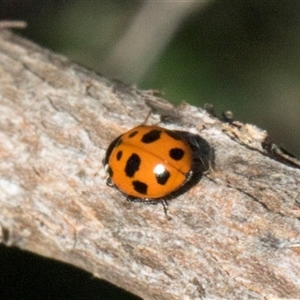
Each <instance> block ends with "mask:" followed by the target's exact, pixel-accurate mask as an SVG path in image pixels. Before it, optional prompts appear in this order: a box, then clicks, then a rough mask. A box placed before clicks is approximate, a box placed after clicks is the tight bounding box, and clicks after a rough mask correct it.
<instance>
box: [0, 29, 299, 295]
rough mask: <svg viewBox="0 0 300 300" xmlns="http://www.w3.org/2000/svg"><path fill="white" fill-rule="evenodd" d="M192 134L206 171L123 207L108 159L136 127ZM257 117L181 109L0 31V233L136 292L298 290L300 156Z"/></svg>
mask: <svg viewBox="0 0 300 300" xmlns="http://www.w3.org/2000/svg"><path fill="white" fill-rule="evenodd" d="M150 107H151V108H152V110H153V114H152V115H151V117H150V119H149V121H148V123H150V124H152V123H157V122H158V121H159V120H161V122H160V123H159V125H161V126H163V127H167V128H171V129H173V128H175V129H177V130H186V131H192V132H194V133H198V134H200V135H201V136H202V137H203V138H205V139H206V140H207V141H208V143H209V144H210V145H211V147H213V149H214V151H215V162H214V167H213V168H211V169H210V171H209V172H207V174H206V175H205V176H204V177H203V178H202V180H201V181H200V182H199V183H198V184H197V185H196V186H195V187H193V188H192V189H191V190H189V191H188V192H186V193H185V194H184V195H182V196H179V197H178V198H176V199H174V200H172V201H170V202H169V209H170V215H171V216H172V220H171V221H169V220H167V218H166V217H165V215H164V212H163V209H162V207H161V205H157V206H155V205H145V204H142V203H129V202H126V201H125V198H124V196H123V195H121V194H120V193H119V192H118V191H116V190H114V189H112V188H109V187H107V186H106V184H105V179H104V177H105V174H104V170H103V166H102V159H103V157H104V154H105V150H106V148H107V146H108V145H109V143H110V142H111V141H112V139H114V138H115V137H116V136H118V135H119V134H121V133H123V132H125V131H126V130H128V129H129V128H131V127H133V126H136V125H138V124H140V123H142V122H143V121H144V119H145V116H146V115H147V113H148V112H149V110H150ZM266 138H267V134H266V132H264V131H263V130H260V129H258V128H256V127H255V126H251V125H247V124H246V125H245V124H241V123H238V122H232V123H228V122H227V123H226V122H222V121H220V120H219V119H217V118H214V117H212V116H211V115H209V114H208V113H207V112H206V111H204V110H202V109H200V108H197V107H193V106H190V105H187V104H185V105H181V106H180V107H177V108H175V107H174V106H172V105H171V104H170V103H168V102H166V101H165V100H163V99H160V98H158V97H156V96H155V94H153V93H150V92H149V91H140V90H138V89H137V88H135V87H132V86H127V85H125V84H122V83H120V82H117V81H111V80H108V79H106V78H105V77H103V76H100V75H97V74H94V73H93V72H91V71H88V70H85V69H84V68H82V67H80V66H78V65H76V64H74V63H72V62H70V61H68V60H67V59H66V58H64V57H62V56H59V55H55V54H53V53H51V52H50V51H48V50H45V49H42V48H40V47H38V46H37V45H35V44H33V43H31V42H29V41H27V40H25V39H23V38H20V37H18V36H16V35H14V34H12V33H10V32H8V31H4V30H2V31H0V241H1V243H3V244H5V245H8V246H11V245H14V246H17V247H19V248H20V249H26V250H29V251H32V252H34V253H36V254H40V255H43V256H46V257H50V258H53V259H58V260H61V261H64V262H67V263H70V264H72V265H75V266H77V267H80V268H82V269H85V270H87V271H89V272H91V273H92V274H93V275H94V276H96V277H99V278H103V279H106V280H108V281H110V282H112V283H114V284H115V285H117V286H120V287H123V288H124V289H127V290H129V291H131V292H132V293H135V294H136V295H139V296H141V297H143V298H144V299H212V298H217V297H220V298H226V299H274V298H300V280H299V278H300V221H299V217H300V207H299V206H300V170H299V161H297V160H296V159H293V158H291V157H289V156H288V155H287V154H284V153H282V152H281V151H280V149H277V148H276V147H275V146H274V145H272V144H269V143H268V142H267V140H266Z"/></svg>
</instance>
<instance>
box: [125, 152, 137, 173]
mask: <svg viewBox="0 0 300 300" xmlns="http://www.w3.org/2000/svg"><path fill="white" fill-rule="evenodd" d="M140 165H141V158H140V157H139V156H138V155H137V154H135V153H132V154H131V156H130V157H129V158H128V160H127V162H126V166H125V174H126V176H128V177H133V176H134V174H135V172H137V171H138V170H139V168H140Z"/></svg>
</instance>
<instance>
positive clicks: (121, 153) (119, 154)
mask: <svg viewBox="0 0 300 300" xmlns="http://www.w3.org/2000/svg"><path fill="white" fill-rule="evenodd" d="M122 155H123V151H121V150H120V151H118V153H117V160H120V159H121V158H122Z"/></svg>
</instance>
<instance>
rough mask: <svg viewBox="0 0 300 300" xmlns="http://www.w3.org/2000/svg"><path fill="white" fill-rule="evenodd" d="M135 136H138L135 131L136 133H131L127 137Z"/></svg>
mask: <svg viewBox="0 0 300 300" xmlns="http://www.w3.org/2000/svg"><path fill="white" fill-rule="evenodd" d="M137 134H138V131H137V130H136V131H133V132H131V133H130V134H129V135H128V137H130V138H133V137H134V136H136V135H137Z"/></svg>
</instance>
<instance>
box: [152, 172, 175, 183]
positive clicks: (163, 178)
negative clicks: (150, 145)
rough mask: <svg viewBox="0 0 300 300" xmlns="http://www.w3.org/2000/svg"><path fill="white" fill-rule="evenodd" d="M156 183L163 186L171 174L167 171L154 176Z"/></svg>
mask: <svg viewBox="0 0 300 300" xmlns="http://www.w3.org/2000/svg"><path fill="white" fill-rule="evenodd" d="M155 176H156V181H157V183H158V184H160V185H165V184H166V183H167V181H168V179H169V178H170V176H171V174H170V172H169V171H168V170H164V172H163V173H161V174H156V175H155Z"/></svg>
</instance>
